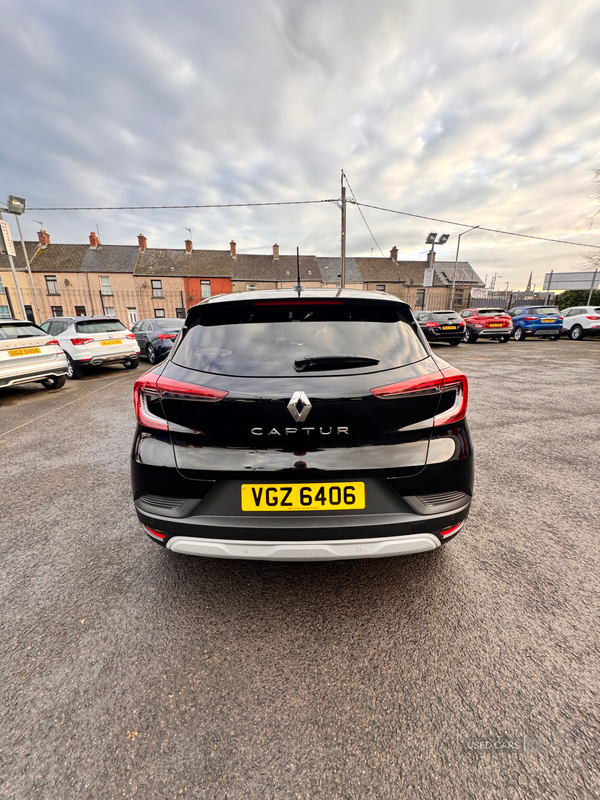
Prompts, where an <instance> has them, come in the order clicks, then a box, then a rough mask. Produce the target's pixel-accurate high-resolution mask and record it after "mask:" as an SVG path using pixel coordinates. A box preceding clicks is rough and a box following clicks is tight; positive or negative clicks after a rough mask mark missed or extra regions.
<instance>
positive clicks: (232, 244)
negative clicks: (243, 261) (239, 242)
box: [229, 239, 237, 258]
mask: <svg viewBox="0 0 600 800" xmlns="http://www.w3.org/2000/svg"><path fill="white" fill-rule="evenodd" d="M229 252H230V254H231V257H232V258H237V255H236V252H235V242H234V241H233V239H232V240H231V241H230V242H229Z"/></svg>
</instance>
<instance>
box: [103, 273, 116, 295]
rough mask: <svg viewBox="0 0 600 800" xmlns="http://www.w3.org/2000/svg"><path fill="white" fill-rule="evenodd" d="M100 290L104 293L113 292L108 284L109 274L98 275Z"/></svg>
mask: <svg viewBox="0 0 600 800" xmlns="http://www.w3.org/2000/svg"><path fill="white" fill-rule="evenodd" d="M100 292H101V294H105V295H106V294H112V293H113V290H112V286H111V285H110V275H100Z"/></svg>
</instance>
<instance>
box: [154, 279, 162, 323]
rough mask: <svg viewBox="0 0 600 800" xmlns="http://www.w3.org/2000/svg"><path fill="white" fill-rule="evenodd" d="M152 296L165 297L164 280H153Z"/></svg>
mask: <svg viewBox="0 0 600 800" xmlns="http://www.w3.org/2000/svg"><path fill="white" fill-rule="evenodd" d="M152 297H164V294H163V290H162V281H156V280H155V281H152ZM163 317H164V314H163Z"/></svg>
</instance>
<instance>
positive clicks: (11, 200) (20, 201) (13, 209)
mask: <svg viewBox="0 0 600 800" xmlns="http://www.w3.org/2000/svg"><path fill="white" fill-rule="evenodd" d="M6 205H7V209H6V210H7V211H8V213H9V214H23V213H24V212H25V198H24V197H15V195H14V194H9V195H8V200H7V201H6Z"/></svg>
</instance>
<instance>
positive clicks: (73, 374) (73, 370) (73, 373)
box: [67, 356, 83, 381]
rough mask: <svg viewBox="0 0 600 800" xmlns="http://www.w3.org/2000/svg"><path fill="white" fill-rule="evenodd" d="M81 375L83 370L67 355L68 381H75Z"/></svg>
mask: <svg viewBox="0 0 600 800" xmlns="http://www.w3.org/2000/svg"><path fill="white" fill-rule="evenodd" d="M82 375H83V370H81V369H79V367H76V366H75V364H74V363H73V362H72V361H71V359H70V357H69V356H67V378H68V379H69V380H70V381H76V380H78V379H79V378H81V377H82Z"/></svg>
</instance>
